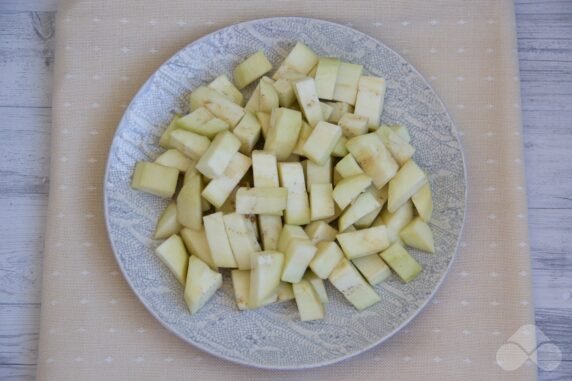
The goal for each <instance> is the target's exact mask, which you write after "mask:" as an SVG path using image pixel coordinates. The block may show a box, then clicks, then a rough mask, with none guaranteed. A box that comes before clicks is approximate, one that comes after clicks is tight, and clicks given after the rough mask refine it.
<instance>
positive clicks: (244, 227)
mask: <svg viewBox="0 0 572 381" xmlns="http://www.w3.org/2000/svg"><path fill="white" fill-rule="evenodd" d="M223 221H224V227H225V229H226V234H227V236H228V241H229V243H230V247H231V248H232V252H233V254H234V258H235V259H236V263H237V265H238V268H239V270H250V254H251V253H254V252H257V251H260V250H261V249H260V244H259V243H258V240H257V239H256V233H255V231H254V229H253V227H252V223H251V222H250V219H249V218H248V217H247V216H245V215H243V214H238V213H231V214H226V215H224V216H223Z"/></svg>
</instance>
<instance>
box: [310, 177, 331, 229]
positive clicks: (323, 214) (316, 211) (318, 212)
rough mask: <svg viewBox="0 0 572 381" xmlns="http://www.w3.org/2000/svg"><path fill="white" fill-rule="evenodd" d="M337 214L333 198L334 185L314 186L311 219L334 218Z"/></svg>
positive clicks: (311, 192)
mask: <svg viewBox="0 0 572 381" xmlns="http://www.w3.org/2000/svg"><path fill="white" fill-rule="evenodd" d="M335 213H336V209H335V205H334V199H333V197H332V184H312V186H311V188H310V219H311V220H312V221H316V220H322V219H324V218H328V217H332V216H333V215H334V214H335Z"/></svg>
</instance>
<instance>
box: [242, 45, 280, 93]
mask: <svg viewBox="0 0 572 381" xmlns="http://www.w3.org/2000/svg"><path fill="white" fill-rule="evenodd" d="M270 70H272V64H271V63H270V61H268V58H266V56H265V55H264V53H263V52H262V51H258V52H256V53H254V54H253V55H251V56H250V57H248V58H247V59H246V60H244V61H243V62H242V63H240V64H239V65H238V66H237V67H235V68H234V72H233V76H234V83H236V87H238V88H239V89H243V88H245V87H246V86H248V85H249V84H251V83H252V82H254V81H256V80H257V79H258V78H260V77H262V76H263V75H264V74H266V73H268V72H269V71H270Z"/></svg>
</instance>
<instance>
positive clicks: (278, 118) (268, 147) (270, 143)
mask: <svg viewBox="0 0 572 381" xmlns="http://www.w3.org/2000/svg"><path fill="white" fill-rule="evenodd" d="M301 128H302V114H301V113H300V112H299V111H294V110H290V109H287V108H283V107H281V108H277V109H274V110H272V114H271V115H270V129H269V130H268V133H267V135H266V141H265V143H264V150H265V151H270V152H274V153H275V154H276V157H277V159H278V160H279V161H282V160H286V159H287V158H288V156H290V154H292V151H293V150H294V147H295V146H296V143H297V141H298V135H299V134H300V129H301Z"/></svg>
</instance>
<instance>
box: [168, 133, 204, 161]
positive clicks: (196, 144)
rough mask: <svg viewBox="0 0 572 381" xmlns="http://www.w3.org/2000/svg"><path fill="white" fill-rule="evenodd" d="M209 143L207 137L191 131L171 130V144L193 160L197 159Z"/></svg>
mask: <svg viewBox="0 0 572 381" xmlns="http://www.w3.org/2000/svg"><path fill="white" fill-rule="evenodd" d="M210 143H211V141H210V140H209V139H208V138H206V137H204V136H202V135H199V134H195V133H194V132H191V131H186V130H182V129H178V130H175V131H173V132H171V144H172V145H173V146H174V147H175V148H176V149H178V150H179V151H181V152H182V153H183V154H185V156H188V157H190V158H191V159H193V160H199V159H200V158H201V156H203V154H204V153H205V152H206V150H207V149H208V148H209V145H210Z"/></svg>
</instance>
